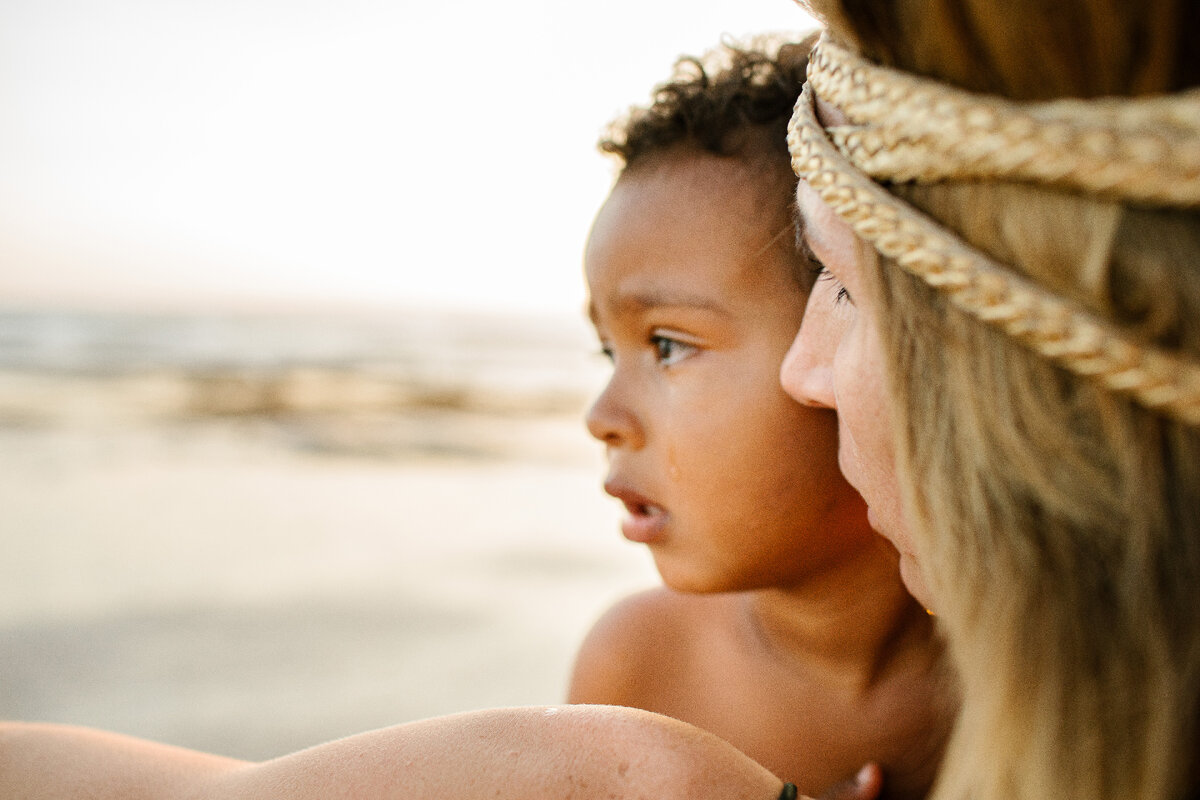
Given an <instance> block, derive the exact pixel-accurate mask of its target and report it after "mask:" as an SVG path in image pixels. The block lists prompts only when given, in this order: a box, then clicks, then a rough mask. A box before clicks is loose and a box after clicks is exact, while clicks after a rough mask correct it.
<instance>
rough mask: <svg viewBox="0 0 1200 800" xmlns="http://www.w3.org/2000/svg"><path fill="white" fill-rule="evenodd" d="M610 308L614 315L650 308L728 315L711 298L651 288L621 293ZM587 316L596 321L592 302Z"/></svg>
mask: <svg viewBox="0 0 1200 800" xmlns="http://www.w3.org/2000/svg"><path fill="white" fill-rule="evenodd" d="M611 307H612V309H613V311H614V312H616V313H638V312H642V311H646V310H648V309H651V308H692V309H698V310H701V311H710V312H712V313H714V314H727V313H728V310H727V309H725V308H724V307H723V306H721V305H720V304H719V303H716V302H714V300H713V298H712V297H709V296H707V295H703V294H699V293H694V292H688V291H684V290H681V289H678V288H671V289H658V288H654V287H651V288H648V289H639V290H637V291H633V292H627V293H626V292H621V293H618V294H617V295H616V296H615V297H614V298H613V301H612V303H611ZM588 316H589V317H590V318H591V320H592V322H595V321H596V319H597V316H598V311H597V309H596V303H595V301H594V300H592V301H590V302H589V303H588Z"/></svg>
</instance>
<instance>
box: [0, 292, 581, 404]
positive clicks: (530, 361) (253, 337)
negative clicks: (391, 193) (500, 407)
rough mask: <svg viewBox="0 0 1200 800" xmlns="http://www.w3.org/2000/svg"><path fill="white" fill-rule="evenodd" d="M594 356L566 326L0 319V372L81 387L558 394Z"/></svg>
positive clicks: (446, 317)
mask: <svg viewBox="0 0 1200 800" xmlns="http://www.w3.org/2000/svg"><path fill="white" fill-rule="evenodd" d="M595 350H596V346H595V344H594V342H592V341H591V335H590V334H589V332H588V329H587V326H586V324H585V322H584V321H583V320H582V318H581V317H577V316H573V315H563V316H519V315H507V316H506V315H499V314H494V315H487V314H468V313H464V312H457V313H456V312H438V311H429V310H414V309H397V310H396V311H394V312H388V313H384V312H380V311H372V312H359V313H350V312H342V313H334V312H326V313H319V312H318V313H258V314H254V313H238V314H232V313H231V314H216V313H192V314H131V313H104V312H84V311H75V312H72V311H20V310H3V309H0V370H9V371H21V372H42V373H47V374H59V375H75V376H88V377H105V376H128V375H133V374H138V373H149V372H177V373H189V374H214V373H219V372H240V373H243V374H250V373H271V372H275V373H281V372H286V371H288V370H296V369H302V368H307V369H326V370H342V371H347V372H349V371H359V372H368V373H376V374H381V375H391V376H393V377H395V378H396V379H406V380H409V381H412V382H418V383H419V382H421V381H442V382H446V381H452V382H455V383H457V384H460V385H463V386H478V387H493V388H500V387H507V388H508V389H509V390H510V391H513V390H525V391H529V392H536V391H537V390H539V389H542V390H546V391H550V392H560V393H561V392H572V391H575V392H578V391H580V390H588V389H591V388H594V382H595V376H596V374H597V369H598V367H599V366H600V362H599V361H598V359H597V358H595V357H594V355H593V354H594V352H595Z"/></svg>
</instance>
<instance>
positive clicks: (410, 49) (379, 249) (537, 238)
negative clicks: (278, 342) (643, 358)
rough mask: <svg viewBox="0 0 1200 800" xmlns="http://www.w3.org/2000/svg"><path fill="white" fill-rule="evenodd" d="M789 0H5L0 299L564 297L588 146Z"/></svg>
mask: <svg viewBox="0 0 1200 800" xmlns="http://www.w3.org/2000/svg"><path fill="white" fill-rule="evenodd" d="M811 26H812V22H811V20H810V19H809V18H808V17H807V16H806V15H805V14H804V13H803V12H802V11H801V10H800V9H799V8H798V7H797V6H796V5H795V4H794V3H793V2H792V0H606V1H605V2H595V3H568V2H563V0H513V1H512V2H483V1H482V0H463V1H462V2H453V1H452V0H446V1H444V2H443V1H439V2H422V3H417V2H413V1H412V0H5V2H3V3H0V110H2V113H0V308H4V307H30V306H35V307H46V306H51V307H53V306H62V305H67V306H80V305H83V306H90V307H97V306H98V307H112V308H120V309H151V310H157V309H162V308H201V309H202V308H221V307H228V306H231V305H232V306H238V307H245V306H254V305H256V304H266V305H269V306H280V305H284V306H286V305H291V304H302V305H313V304H316V303H320V302H330V301H332V302H338V303H342V304H357V303H371V304H385V305H387V304H413V303H417V304H425V305H436V306H447V307H459V308H488V309H493V310H501V311H505V310H537V311H559V312H568V313H570V312H574V311H576V310H577V309H578V308H579V307H580V305H581V304H582V302H583V294H584V293H583V286H582V277H581V268H580V256H581V252H582V247H583V242H584V239H585V237H586V234H587V230H588V226H589V224H590V222H591V217H592V215H593V214H594V212H595V210H596V208H597V207H598V206H599V204H600V203H601V202H602V200H603V198H604V196H605V194H606V192H607V190H608V187H609V183H610V181H611V178H612V169H613V168H612V165H611V163H610V162H608V161H607V160H606V159H604V158H603V157H601V156H600V155H599V154H598V153H597V152H596V151H595V148H594V143H595V140H596V138H597V136H598V134H599V133H600V131H601V129H602V127H603V125H604V123H605V122H607V121H608V119H610V118H611V117H612V116H613V115H615V114H616V113H618V112H619V111H620V110H622V109H623V108H624V107H625V106H626V105H628V104H629V103H632V102H640V101H644V100H645V99H646V98H647V97H648V96H649V92H650V89H651V87H652V86H653V84H655V83H657V82H659V81H661V80H663V79H664V78H666V77H667V76H668V74H669V71H670V65H671V63H672V62H673V61H674V58H675V57H676V56H677V55H678V54H680V53H685V52H687V53H697V52H700V51H703V50H704V49H707V48H708V47H709V46H710V45H712V44H714V43H716V42H717V41H718V40H719V39H720V38H721V36H722V35H723V34H732V35H735V36H740V35H745V34H748V33H755V32H761V31H768V30H807V29H809V28H810V27H811Z"/></svg>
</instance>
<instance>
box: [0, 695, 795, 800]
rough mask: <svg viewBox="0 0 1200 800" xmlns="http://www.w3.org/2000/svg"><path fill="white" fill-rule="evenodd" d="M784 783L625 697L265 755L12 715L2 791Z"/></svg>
mask: <svg viewBox="0 0 1200 800" xmlns="http://www.w3.org/2000/svg"><path fill="white" fill-rule="evenodd" d="M780 787H781V783H780V781H779V780H778V779H777V778H775V777H774V776H773V775H771V774H770V773H769V772H767V771H766V770H765V769H764V768H762V767H761V766H759V765H757V764H755V763H754V762H752V761H750V759H748V758H747V757H746V756H744V755H742V754H741V753H740V752H738V751H737V750H735V749H734V748H733V747H732V746H730V745H729V744H726V743H725V742H723V741H721V740H720V739H718V738H716V737H715V736H712V735H711V734H707V733H705V732H703V731H700V730H699V729H697V728H693V727H691V726H689V725H685V724H683V723H681V722H678V721H676V720H672V719H669V718H667V717H661V716H658V715H655V714H649V713H647V712H643V711H637V710H634V709H628V708H616V707H612V706H564V707H549V708H518V709H497V710H491V711H480V712H473V713H469V714H458V715H455V716H450V717H439V718H435V719H430V720H424V721H422V722H414V723H410V724H407V725H400V726H396V727H393V728H384V729H381V730H378V731H373V732H370V733H364V734H360V735H358V736H352V737H349V738H347V739H340V740H338V741H335V742H330V743H328V744H323V745H319V746H317V747H313V748H309V749H308V750H302V751H300V752H298V753H294V754H292V755H288V756H284V757H282V758H278V759H274V760H272V761H267V762H263V763H261V764H249V763H246V762H240V761H235V760H232V759H225V758H219V757H216V756H209V755H204V754H200V753H195V752H192V751H188V750H181V749H179V748H173V747H167V746H163V745H157V744H152V743H149V742H143V741H140V740H136V739H130V738H127V737H122V736H117V735H114V734H107V733H100V732H96V731H88V730H84V729H79V728H65V727H60V726H46V725H22V724H11V725H5V726H3V727H0V797H6V798H8V797H12V798H21V800H65V799H66V798H74V797H80V796H87V797H89V798H97V800H103V799H104V798H113V800H117V799H118V798H120V800H158V799H159V798H163V799H164V800H165V798H171V800H177V799H178V800H218V798H219V799H220V800H251V798H255V799H256V800H257V799H258V798H280V799H281V800H283V799H286V800H309V799H310V798H311V800H318V798H320V800H328V799H329V798H347V799H348V798H380V799H381V800H382V799H383V798H389V799H390V798H397V799H399V798H404V800H425V799H428V800H445V799H447V798H471V797H488V798H495V799H496V800H540V799H541V798H545V800H576V799H578V800H585V799H586V798H596V799H597V800H608V798H625V799H626V800H642V799H643V798H645V800H651V798H653V800H660V798H669V797H688V798H698V799H699V800H706V799H707V798H712V799H713V800H717V799H718V798H720V800H774V798H776V797H777V796H778V794H779V790H780Z"/></svg>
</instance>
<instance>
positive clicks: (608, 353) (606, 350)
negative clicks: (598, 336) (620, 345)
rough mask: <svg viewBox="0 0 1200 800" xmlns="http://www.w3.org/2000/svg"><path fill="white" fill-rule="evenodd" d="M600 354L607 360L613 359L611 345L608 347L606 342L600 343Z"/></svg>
mask: <svg viewBox="0 0 1200 800" xmlns="http://www.w3.org/2000/svg"><path fill="white" fill-rule="evenodd" d="M600 355H602V356H604V357H605V358H607V359H608V360H609V361H613V360H614V357H613V349H612V348H611V347H609V346H608V345H607V344H605V343H604V342H601V343H600Z"/></svg>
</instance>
